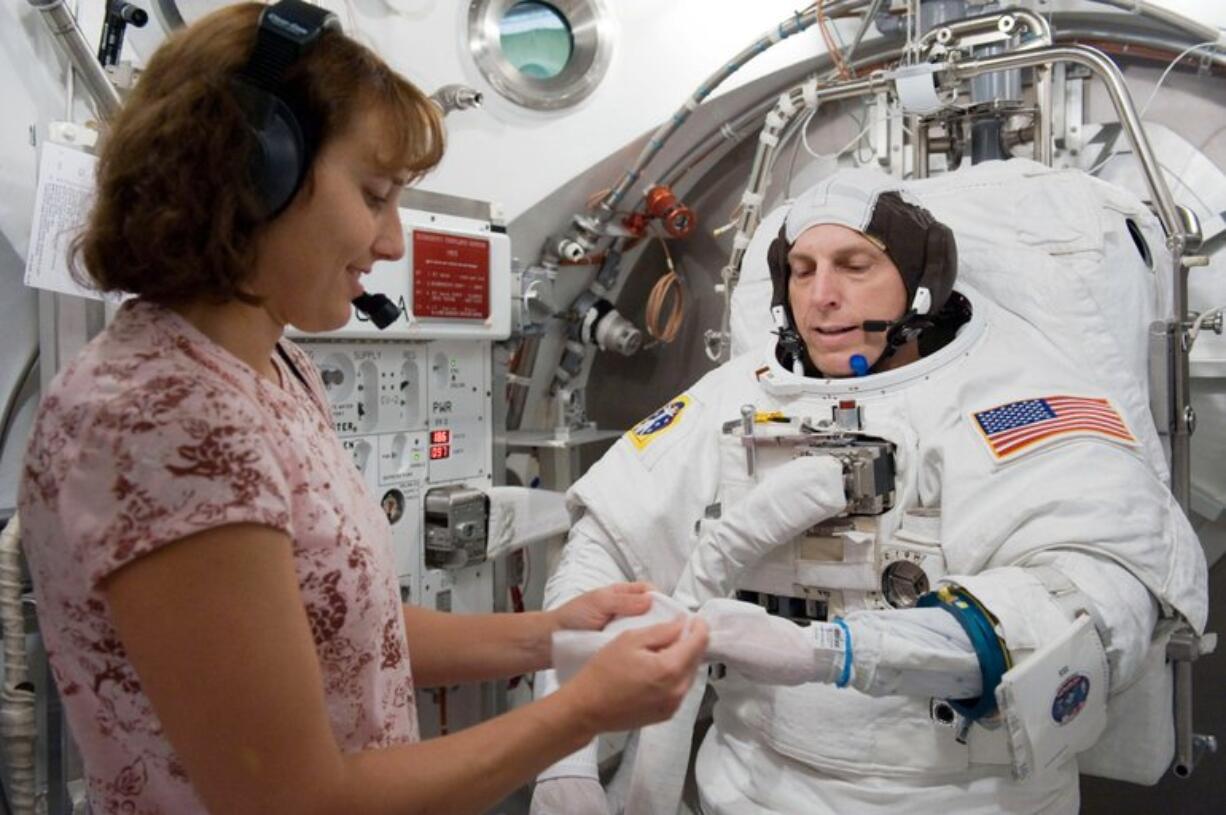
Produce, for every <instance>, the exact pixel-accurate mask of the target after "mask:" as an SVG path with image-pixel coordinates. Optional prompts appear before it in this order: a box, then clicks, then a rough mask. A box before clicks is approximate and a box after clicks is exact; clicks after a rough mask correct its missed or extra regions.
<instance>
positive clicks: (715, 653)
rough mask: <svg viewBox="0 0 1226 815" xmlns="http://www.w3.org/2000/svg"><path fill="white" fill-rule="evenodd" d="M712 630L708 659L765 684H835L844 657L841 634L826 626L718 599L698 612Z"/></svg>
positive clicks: (837, 630)
mask: <svg viewBox="0 0 1226 815" xmlns="http://www.w3.org/2000/svg"><path fill="white" fill-rule="evenodd" d="M698 616H700V617H701V618H702V619H704V620H706V621H707V625H708V626H710V628H711V635H710V636H711V640H710V644H709V645H708V646H707V657H706V659H707V661H708V662H720V663H723V664H724V665H725V666H726V667H727V668H728V670H729V671H733V672H735V673H738V674H740V675H741V676H743V677H745V678H746V679H750V680H752V681H754V682H762V683H765V684H768V685H800V684H803V683H805V682H831V683H832V682H834V681H835V680H836V679H837V678H838V676H839V674H840V673H841V672H842V668H843V662H844V660H845V658H846V653H847V651H846V649H845V647H844V641H843V637H844V632H843V630H842V629H841V628H839V627H838V626H836V625H833V624H830V623H816V622H815V623H813V624H811V625H808V626H804V627H801V626H799V625H797V624H796V623H793V622H791V621H789V620H785V619H783V618H782V617H772V616H770V615H769V614H767V613H766V609H764V608H762V607H761V606H758V605H754V604H753V603H742V602H740V601H739V600H728V599H724V598H719V599H715V600H708V601H707V602H706V603H704V604H703V606H702V608H701V609H700V610H699V612H698Z"/></svg>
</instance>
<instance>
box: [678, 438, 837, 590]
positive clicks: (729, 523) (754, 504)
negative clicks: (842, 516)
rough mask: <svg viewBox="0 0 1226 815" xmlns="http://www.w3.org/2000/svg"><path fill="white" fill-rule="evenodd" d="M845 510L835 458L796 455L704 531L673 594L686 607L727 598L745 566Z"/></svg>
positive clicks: (773, 471) (768, 474)
mask: <svg viewBox="0 0 1226 815" xmlns="http://www.w3.org/2000/svg"><path fill="white" fill-rule="evenodd" d="M846 507H847V497H846V495H845V493H844V490H843V465H842V463H841V462H840V461H839V460H838V459H836V458H834V457H832V456H801V457H799V458H795V459H793V460H791V461H789V462H787V463H786V464H783V465H782V466H779V467H776V468H775V469H773V470H771V471H770V472H768V473H767V474H766V475H765V476H763V478H762V481H761V482H760V483H759V484H758V485H757V486H755V487H754V488H753V489H752V490H750V491H749V494H748V495H746V496H745V498H744V499H742V500H741V501H739V502H737V503H736V504H733V505H732V506H730V507H725V508H724V509H725V511H724V515H723V517H722V518H721V519H720V520H719V521H718V522H716V523H714V524H711V525H709V526H708V527H707V528H706V530H704V534H703V536H702V537H700V539H699V541H698V545H697V546H696V547H694V551H693V552H692V553H691V554H690V559H689V562H688V563H687V564H686V567H685V570H684V571H683V572H682V574H681V578H680V579H679V580H678V582H677V586H676V588H675V589H674V592H673V596H674V597H676V598H677V599H678V600H680V601H682V602H683V603H685V604H686V605H687V606H689V607H690V608H697V607H698V605H699V604H701V603H702V602H703V601H705V600H709V599H711V598H713V597H727V596H728V595H730V594H731V593H732V587H733V586H734V585H735V581H736V579H737V577H738V576H739V575H740V573H741V572H742V571H744V570H745V569H746V568H747V567H749V566H751V565H753V564H754V563H756V562H757V561H758V560H759V559H760V558H761V557H762V556H763V555H765V554H766V553H767V552H769V551H770V550H771V549H774V548H775V547H776V546H780V545H782V544H785V543H787V542H788V541H791V540H794V539H795V538H797V537H799V536H800V535H801V534H802V533H803V532H805V531H806V530H808V529H809V528H810V527H813V526H816V525H817V524H819V523H821V522H822V521H825V520H828V519H830V518H833V517H834V516H835V515H837V514H838V513H839V512H841V511H843V509H845V508H846Z"/></svg>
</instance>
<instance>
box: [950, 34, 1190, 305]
mask: <svg viewBox="0 0 1226 815" xmlns="http://www.w3.org/2000/svg"><path fill="white" fill-rule="evenodd" d="M1055 62H1072V63H1075V64H1077V65H1082V66H1084V67H1086V68H1089V69H1090V70H1091V72H1093V73H1094V74H1095V75H1096V76H1097V77H1098V78H1099V79H1100V80H1102V82H1103V84H1104V85H1105V86H1106V88H1107V92H1108V93H1109V94H1110V96H1111V102H1112V104H1113V105H1114V106H1115V110H1116V114H1117V115H1118V116H1119V119H1120V125H1121V127H1123V129H1124V132H1125V133H1126V134H1127V136H1128V140H1129V141H1130V142H1131V143H1132V147H1133V150H1134V151H1135V152H1136V155H1137V159H1138V160H1139V161H1140V162H1141V169H1142V172H1143V173H1144V174H1145V183H1146V186H1147V187H1148V188H1149V192H1150V195H1151V196H1152V197H1153V201H1154V204H1155V206H1156V207H1157V210H1158V218H1159V219H1160V220H1161V221H1162V225H1163V227H1164V228H1165V229H1166V231H1167V234H1168V235H1169V236H1170V238H1169V239H1168V242H1170V243H1174V242H1178V243H1179V249H1180V251H1182V249H1183V242H1184V233H1183V224H1182V222H1181V221H1180V219H1179V214H1178V212H1176V210H1175V202H1174V201H1173V200H1172V198H1171V193H1170V190H1169V189H1167V186H1166V182H1165V180H1164V179H1163V177H1162V174H1161V172H1160V170H1159V167H1158V160H1157V158H1155V156H1154V151H1153V148H1152V147H1151V146H1150V144H1149V139H1148V138H1147V137H1146V136H1145V131H1144V129H1143V128H1142V126H1141V119H1140V117H1139V116H1138V115H1137V111H1136V107H1135V106H1134V105H1133V104H1132V97H1131V96H1129V94H1128V88H1127V86H1126V85H1125V84H1124V78H1123V76H1122V75H1121V74H1120V70H1119V68H1117V67H1116V65H1115V63H1114V62H1112V61H1111V60H1110V59H1109V58H1108V57H1107V56H1106V55H1105V54H1103V53H1102V52H1101V51H1097V50H1095V49H1093V48H1087V47H1085V46H1080V45H1065V46H1056V47H1053V48H1043V49H1035V50H1032V51H1017V52H1014V53H1011V54H1001V55H999V56H993V57H982V58H979V59H971V60H967V61H965V62H959V63H954V64H950V65H949V67H948V69H947V70H950V71H951V72H953V74H954V76H956V77H957V78H967V77H972V76H978V75H979V74H984V73H991V72H992V71H1002V70H1007V69H1009V68H1035V67H1040V66H1045V65H1051V64H1052V63H1055ZM1172 248H1174V247H1172ZM1175 306H1176V308H1177V309H1180V310H1182V309H1183V308H1184V306H1185V303H1184V302H1183V299H1182V298H1181V300H1180V301H1179V302H1177V303H1176V304H1175Z"/></svg>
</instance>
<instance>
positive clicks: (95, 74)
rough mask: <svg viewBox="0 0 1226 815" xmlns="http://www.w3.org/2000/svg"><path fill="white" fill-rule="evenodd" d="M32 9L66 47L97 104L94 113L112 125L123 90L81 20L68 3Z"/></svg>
mask: <svg viewBox="0 0 1226 815" xmlns="http://www.w3.org/2000/svg"><path fill="white" fill-rule="evenodd" d="M27 2H29V4H30V6H31V7H33V8H35V9H37V10H38V11H41V12H42V18H43V22H44V23H45V24H46V25H47V30H48V31H49V32H51V36H52V37H53V38H54V39H55V41H56V42H58V43H59V44H60V47H61V48H63V50H64V53H65V55H66V56H67V57H68V60H69V62H70V63H71V66H70V67H69V70H70V71H71V70H72V69H73V68H75V69H76V71H77V73H78V74H80V76H81V80H82V81H83V82H84V83H85V90H86V92H88V93H89V96H90V99H92V100H93V102H94V112H95V113H97V115H98V119H99V120H101V121H102V122H103V123H106V122H109V121H110V120H111V119H113V118H114V117H115V114H116V113H118V112H119V108H120V106H121V105H122V104H123V102H122V100H121V99H120V98H119V91H117V90H116V89H115V86H114V85H112V84H111V80H110V78H109V77H108V76H107V75H106V71H104V70H103V69H102V66H101V65H99V64H98V61H97V60H96V59H95V58H94V51H93V49H92V48H90V46H89V43H87V42H86V41H85V35H84V34H82V33H81V28H80V26H78V25H77V20H76V18H75V17H73V15H72V12H71V11H69V10H68V7H67V6H65V5H64V0H27Z"/></svg>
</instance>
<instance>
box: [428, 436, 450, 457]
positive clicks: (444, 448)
mask: <svg viewBox="0 0 1226 815" xmlns="http://www.w3.org/2000/svg"><path fill="white" fill-rule="evenodd" d="M443 432H446V431H443ZM442 458H451V445H449V444H432V445H430V460H431V461H438V460H439V459H442Z"/></svg>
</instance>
